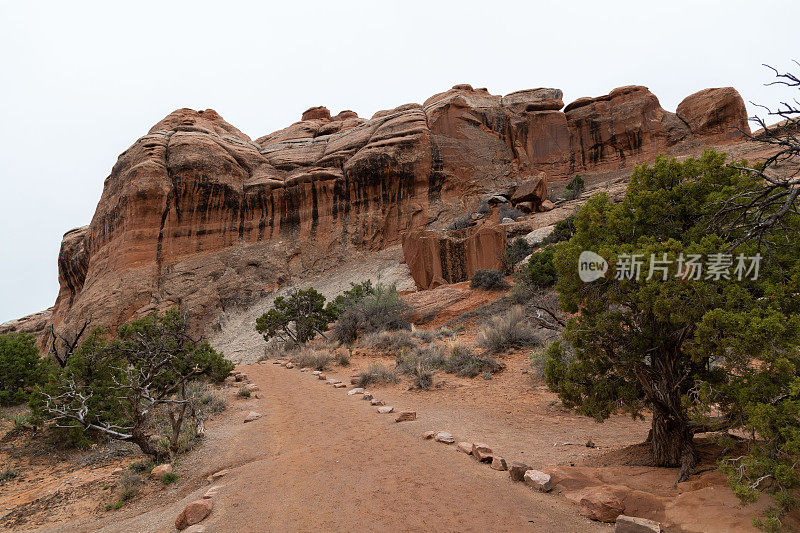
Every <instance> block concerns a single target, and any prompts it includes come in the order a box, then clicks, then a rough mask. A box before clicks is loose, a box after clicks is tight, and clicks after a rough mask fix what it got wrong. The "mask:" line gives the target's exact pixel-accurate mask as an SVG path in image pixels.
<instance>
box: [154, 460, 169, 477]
mask: <svg viewBox="0 0 800 533" xmlns="http://www.w3.org/2000/svg"><path fill="white" fill-rule="evenodd" d="M171 473H172V465H171V464H169V463H164V464H162V465H158V466H156V467H154V468H153V469H152V470H151V471H150V477H152V478H155V479H161V477H162V476H164V475H165V474H171Z"/></svg>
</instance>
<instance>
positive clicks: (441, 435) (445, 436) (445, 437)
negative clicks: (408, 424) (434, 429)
mask: <svg viewBox="0 0 800 533" xmlns="http://www.w3.org/2000/svg"><path fill="white" fill-rule="evenodd" d="M414 418H416V414H415V415H414ZM412 420H413V419H412ZM434 439H436V442H443V443H445V444H453V443H454V442H455V441H456V439H455V438H453V435H451V434H450V433H448V432H446V431H439V432H438V433H436V435H435V436H434Z"/></svg>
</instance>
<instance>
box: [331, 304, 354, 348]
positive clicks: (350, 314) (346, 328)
mask: <svg viewBox="0 0 800 533" xmlns="http://www.w3.org/2000/svg"><path fill="white" fill-rule="evenodd" d="M359 320H360V314H359V313H357V312H355V311H354V310H347V311H345V312H343V313H342V314H341V315H339V319H338V320H336V322H334V324H333V325H332V326H331V338H333V340H335V341H336V342H338V343H340V344H352V343H354V342H355V341H356V339H358V334H359V328H358V326H359Z"/></svg>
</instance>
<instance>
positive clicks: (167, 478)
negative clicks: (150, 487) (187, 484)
mask: <svg viewBox="0 0 800 533" xmlns="http://www.w3.org/2000/svg"><path fill="white" fill-rule="evenodd" d="M177 480H178V474H175V473H173V472H168V473H166V474H164V475H163V476H161V483H163V484H164V485H169V484H170V483H174V482H176V481H177Z"/></svg>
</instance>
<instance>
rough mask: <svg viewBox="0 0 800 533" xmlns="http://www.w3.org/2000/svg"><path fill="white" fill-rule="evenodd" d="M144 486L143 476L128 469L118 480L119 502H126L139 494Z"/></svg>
mask: <svg viewBox="0 0 800 533" xmlns="http://www.w3.org/2000/svg"><path fill="white" fill-rule="evenodd" d="M143 486H144V480H143V479H142V476H140V475H139V474H137V473H136V472H134V471H132V470H126V471H124V472H123V473H122V475H121V476H119V479H118V480H117V486H116V493H117V501H118V502H126V501H128V500H130V499H131V498H133V497H134V496H136V495H137V494H139V491H140V490H142V487H143Z"/></svg>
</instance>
